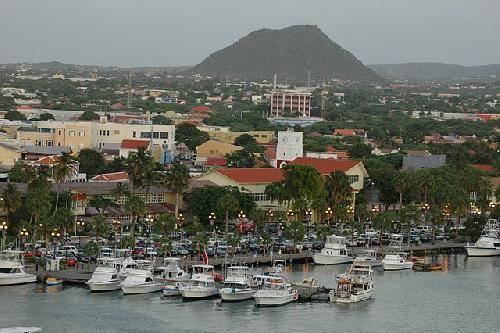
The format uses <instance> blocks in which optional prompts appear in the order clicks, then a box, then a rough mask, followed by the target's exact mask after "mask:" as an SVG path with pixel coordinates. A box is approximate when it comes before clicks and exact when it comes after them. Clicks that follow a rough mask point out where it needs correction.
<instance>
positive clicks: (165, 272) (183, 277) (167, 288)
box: [156, 257, 189, 296]
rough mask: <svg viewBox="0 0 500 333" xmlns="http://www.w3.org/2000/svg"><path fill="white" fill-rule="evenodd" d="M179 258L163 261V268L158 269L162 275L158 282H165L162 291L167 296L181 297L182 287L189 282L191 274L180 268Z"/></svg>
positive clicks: (157, 278) (168, 258)
mask: <svg viewBox="0 0 500 333" xmlns="http://www.w3.org/2000/svg"><path fill="white" fill-rule="evenodd" d="M179 261H180V259H179V258H170V257H167V258H165V259H163V266H161V267H158V268H157V269H158V270H159V271H160V275H158V276H156V280H157V281H161V282H163V284H162V286H161V290H162V292H163V295H165V296H179V295H180V294H181V291H180V287H182V285H183V284H184V283H186V282H187V281H188V280H189V273H188V272H186V271H185V270H183V269H182V268H180V267H179Z"/></svg>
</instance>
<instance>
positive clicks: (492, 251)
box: [465, 219, 500, 257]
mask: <svg viewBox="0 0 500 333" xmlns="http://www.w3.org/2000/svg"><path fill="white" fill-rule="evenodd" d="M465 250H466V251H467V255H468V256H470V257H491V256H500V226H499V224H498V221H497V220H495V219H489V220H488V222H487V223H486V225H485V226H484V229H483V232H482V233H481V237H479V239H478V240H477V241H476V242H475V243H473V244H469V243H467V245H466V246H465Z"/></svg>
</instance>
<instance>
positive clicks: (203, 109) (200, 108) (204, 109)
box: [191, 105, 213, 112]
mask: <svg viewBox="0 0 500 333" xmlns="http://www.w3.org/2000/svg"><path fill="white" fill-rule="evenodd" d="M191 111H193V112H213V110H212V109H211V108H209V107H208V106H206V105H199V106H195V107H193V108H192V109H191Z"/></svg>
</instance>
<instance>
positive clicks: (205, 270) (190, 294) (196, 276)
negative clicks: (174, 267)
mask: <svg viewBox="0 0 500 333" xmlns="http://www.w3.org/2000/svg"><path fill="white" fill-rule="evenodd" d="M180 291H181V294H182V298H183V299H184V300H196V299H205V298H211V297H216V296H217V295H218V294H219V290H218V289H217V287H216V286H215V281H214V266H212V265H193V274H192V276H191V279H190V280H189V283H188V284H187V285H185V286H183V287H181V288H180Z"/></svg>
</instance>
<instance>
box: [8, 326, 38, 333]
mask: <svg viewBox="0 0 500 333" xmlns="http://www.w3.org/2000/svg"><path fill="white" fill-rule="evenodd" d="M41 331H42V328H41V327H7V328H0V333H40V332H41Z"/></svg>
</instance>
